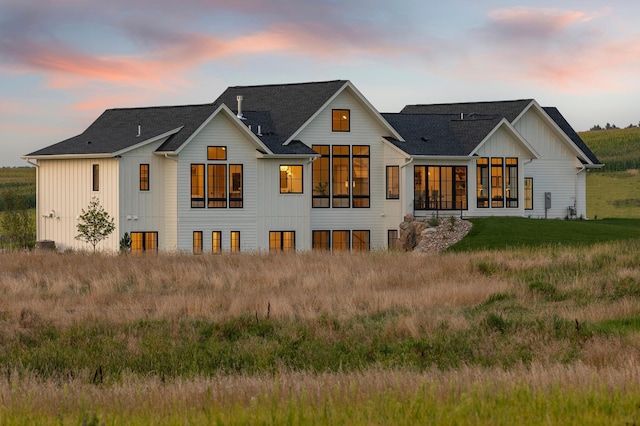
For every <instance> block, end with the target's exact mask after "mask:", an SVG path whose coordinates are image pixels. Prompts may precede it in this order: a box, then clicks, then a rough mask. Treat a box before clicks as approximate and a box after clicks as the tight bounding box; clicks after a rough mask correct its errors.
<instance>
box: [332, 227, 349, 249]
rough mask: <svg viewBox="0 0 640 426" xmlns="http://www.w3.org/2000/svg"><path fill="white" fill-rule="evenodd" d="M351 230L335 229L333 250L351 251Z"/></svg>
mask: <svg viewBox="0 0 640 426" xmlns="http://www.w3.org/2000/svg"><path fill="white" fill-rule="evenodd" d="M350 247H351V242H350V241H349V231H333V245H332V248H333V251H349V248H350Z"/></svg>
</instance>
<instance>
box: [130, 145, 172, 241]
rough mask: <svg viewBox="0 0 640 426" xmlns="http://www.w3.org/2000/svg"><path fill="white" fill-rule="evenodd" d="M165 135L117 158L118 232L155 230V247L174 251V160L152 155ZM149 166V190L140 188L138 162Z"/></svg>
mask: <svg viewBox="0 0 640 426" xmlns="http://www.w3.org/2000/svg"><path fill="white" fill-rule="evenodd" d="M165 141H166V138H165V139H163V140H160V141H157V142H154V143H150V144H147V145H144V146H142V147H139V148H136V149H134V150H132V151H129V152H127V153H126V154H123V155H122V159H121V160H120V201H121V208H120V224H121V226H120V235H119V238H121V237H122V235H124V233H125V232H128V233H129V234H131V232H157V233H158V249H159V250H161V251H175V250H176V249H177V246H176V232H175V223H176V219H177V218H176V211H175V204H176V199H175V197H176V183H175V171H173V172H172V171H171V170H172V169H175V168H176V162H175V160H172V159H171V158H165V157H164V156H160V155H156V154H154V151H155V150H156V149H158V147H160V146H161V145H162V144H163V143H164V142H165ZM141 164H148V165H149V190H148V191H141V190H140V165H141Z"/></svg>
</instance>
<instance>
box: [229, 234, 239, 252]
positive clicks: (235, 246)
mask: <svg viewBox="0 0 640 426" xmlns="http://www.w3.org/2000/svg"><path fill="white" fill-rule="evenodd" d="M230 237H231V246H230V249H231V253H238V252H239V251H240V231H231V235H230Z"/></svg>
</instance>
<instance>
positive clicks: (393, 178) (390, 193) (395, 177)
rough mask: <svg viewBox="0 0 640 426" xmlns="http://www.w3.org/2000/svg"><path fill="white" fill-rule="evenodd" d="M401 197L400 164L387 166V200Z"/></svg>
mask: <svg viewBox="0 0 640 426" xmlns="http://www.w3.org/2000/svg"><path fill="white" fill-rule="evenodd" d="M399 198H400V166H387V200H397V199H399Z"/></svg>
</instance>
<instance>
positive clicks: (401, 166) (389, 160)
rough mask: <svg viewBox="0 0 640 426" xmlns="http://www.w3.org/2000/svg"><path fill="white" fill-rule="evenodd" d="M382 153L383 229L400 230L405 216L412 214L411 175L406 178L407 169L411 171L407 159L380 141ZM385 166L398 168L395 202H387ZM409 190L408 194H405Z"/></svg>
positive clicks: (398, 151)
mask: <svg viewBox="0 0 640 426" xmlns="http://www.w3.org/2000/svg"><path fill="white" fill-rule="evenodd" d="M382 146H383V150H384V151H383V152H384V164H383V168H384V171H383V172H382V173H383V180H384V183H383V189H384V227H385V229H386V230H397V231H399V229H400V222H401V221H402V220H403V218H404V215H405V214H408V213H410V214H413V204H412V200H413V175H412V176H411V178H408V177H407V169H411V170H412V172H411V173H413V169H412V168H411V165H410V164H409V163H408V161H409V157H408V156H407V155H406V154H404V153H402V152H401V151H400V150H399V149H397V148H396V147H394V146H392V145H391V144H390V143H388V142H385V141H382ZM387 166H398V173H399V176H398V178H399V181H400V182H399V185H400V193H399V198H398V199H397V200H393V199H392V200H387V192H386V191H387V181H386V179H387ZM407 188H409V192H407Z"/></svg>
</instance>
